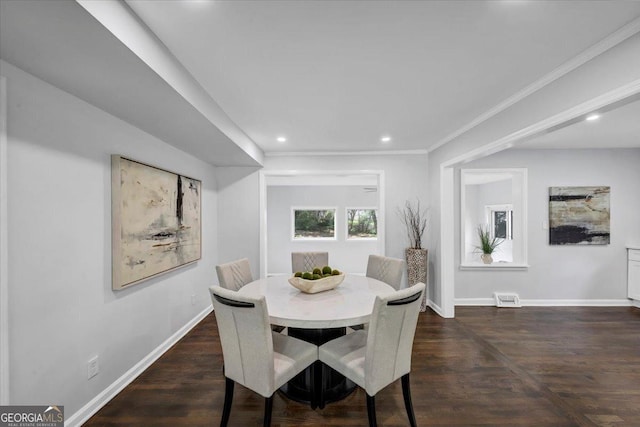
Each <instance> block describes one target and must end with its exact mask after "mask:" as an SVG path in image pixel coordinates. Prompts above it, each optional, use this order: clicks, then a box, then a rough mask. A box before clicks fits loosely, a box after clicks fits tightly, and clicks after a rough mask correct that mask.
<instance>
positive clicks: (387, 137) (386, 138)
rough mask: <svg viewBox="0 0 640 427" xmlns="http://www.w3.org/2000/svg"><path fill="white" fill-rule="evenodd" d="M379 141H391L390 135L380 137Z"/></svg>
mask: <svg viewBox="0 0 640 427" xmlns="http://www.w3.org/2000/svg"><path fill="white" fill-rule="evenodd" d="M380 141H382V142H391V137H390V136H383V137H382V138H380Z"/></svg>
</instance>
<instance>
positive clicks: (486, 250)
mask: <svg viewBox="0 0 640 427" xmlns="http://www.w3.org/2000/svg"><path fill="white" fill-rule="evenodd" d="M478 238H479V239H480V244H479V245H477V246H476V249H477V250H478V251H480V252H482V255H480V258H481V259H482V262H484V263H485V264H491V263H492V262H493V257H492V256H491V254H492V253H493V252H494V251H495V250H496V248H497V247H498V246H500V244H501V243H502V242H503V239H500V238H498V237H493V238H492V237H491V233H490V232H489V227H486V228H485V227H483V226H481V225H479V226H478Z"/></svg>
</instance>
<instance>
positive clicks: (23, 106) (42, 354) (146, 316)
mask: <svg viewBox="0 0 640 427" xmlns="http://www.w3.org/2000/svg"><path fill="white" fill-rule="evenodd" d="M1 66H2V74H3V75H4V76H6V77H7V85H8V112H9V114H8V200H9V202H8V228H9V236H8V246H9V271H8V280H9V298H10V304H9V306H10V313H9V322H10V323H9V326H10V331H9V332H10V337H9V342H10V400H11V403H12V404H43V403H47V404H48V403H56V404H61V405H64V406H65V413H66V417H67V419H68V418H69V417H70V416H71V415H72V414H74V413H75V412H76V411H78V410H79V409H80V408H82V407H83V406H84V405H85V404H87V402H89V401H90V400H91V399H93V398H94V397H96V396H97V395H99V394H100V393H101V392H103V390H105V389H106V388H107V387H108V386H109V385H111V384H112V383H114V381H116V380H117V379H118V378H119V377H121V376H122V375H123V374H124V373H125V372H127V371H128V370H129V369H130V368H132V367H133V366H134V365H135V364H136V363H138V362H139V361H141V360H142V359H143V358H144V357H145V356H147V355H149V354H150V353H151V352H152V351H153V350H154V349H156V348H157V347H158V346H159V345H160V344H162V343H163V342H164V341H165V340H167V339H168V338H169V337H171V336H172V335H173V334H174V333H176V331H178V330H180V329H181V328H182V327H183V326H185V325H186V324H188V323H189V322H190V321H191V320H192V319H194V318H196V317H197V316H198V315H199V314H201V313H202V312H206V311H207V310H208V307H210V303H211V301H210V299H209V295H208V292H207V288H208V286H210V285H211V284H213V280H212V272H213V271H214V265H215V264H216V259H217V248H216V244H215V242H216V240H215V237H216V234H217V225H216V224H217V200H216V180H215V176H214V168H213V167H211V166H209V165H207V164H205V163H203V162H202V161H200V160H198V159H196V158H194V157H192V156H190V155H187V154H185V153H184V152H181V151H179V150H177V149H175V148H173V147H171V146H170V145H168V144H166V143H164V142H162V141H160V140H158V139H156V138H154V137H152V136H150V135H148V134H146V133H144V132H142V131H140V130H139V129H137V128H134V127H132V126H130V125H128V124H127V123H125V122H123V121H121V120H119V119H116V118H114V117H113V116H110V115H108V114H106V113H105V112H103V111H101V110H99V109H97V108H95V107H93V106H91V105H89V104H87V103H85V102H83V101H81V100H79V99H77V98H75V97H73V96H71V95H69V94H67V93H65V92H62V91H60V90H58V89H56V88H54V87H53V86H50V85H48V84H47V83H45V82H43V81H41V80H38V79H36V78H35V77H33V76H31V75H29V74H27V73H24V72H22V71H21V70H19V69H17V68H15V67H13V66H11V65H9V64H7V63H6V62H2V63H1ZM113 153H118V154H122V155H124V156H127V157H130V158H133V159H136V160H140V161H143V162H146V163H149V164H152V165H155V166H158V167H161V168H166V169H168V170H171V171H174V172H178V173H182V174H185V175H188V176H191V177H194V178H197V179H200V180H202V186H203V194H202V213H203V218H202V233H203V243H202V259H201V260H200V261H198V262H197V263H196V264H193V265H191V266H188V267H185V268H182V269H179V270H177V271H174V272H171V273H168V274H164V275H161V276H159V277H157V278H154V279H152V280H149V281H147V282H144V284H140V285H136V286H133V287H132V288H130V289H126V290H122V291H117V292H116V291H112V290H111V238H110V233H111V188H110V155H111V154H113ZM191 295H196V304H195V305H192V304H191ZM96 355H97V356H99V358H100V359H99V364H100V373H99V374H98V375H97V376H96V377H94V378H93V379H91V380H87V361H88V360H89V359H90V358H91V357H93V356H96Z"/></svg>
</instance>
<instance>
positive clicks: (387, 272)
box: [366, 255, 404, 290]
mask: <svg viewBox="0 0 640 427" xmlns="http://www.w3.org/2000/svg"><path fill="white" fill-rule="evenodd" d="M403 273H404V260H401V259H398V258H390V257H386V256H380V255H369V262H367V274H366V275H367V277H371V278H373V279H378V280H380V281H381V282H384V283H386V284H387V285H389V286H392V287H393V288H395V289H396V290H397V289H400V285H401V284H402V274H403Z"/></svg>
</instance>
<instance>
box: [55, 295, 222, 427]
mask: <svg viewBox="0 0 640 427" xmlns="http://www.w3.org/2000/svg"><path fill="white" fill-rule="evenodd" d="M212 311H213V306H211V305H210V306H209V307H207V308H205V309H204V310H203V311H201V312H200V313H198V314H197V315H196V316H195V317H194V318H193V319H191V320H190V321H189V322H188V323H187V324H186V325H184V326H183V327H182V328H180V329H178V330H177V331H176V333H174V334H173V335H171V336H170V337H169V338H167V339H166V340H165V341H164V342H163V343H162V344H160V345H159V346H158V347H156V348H155V349H154V350H153V351H152V352H151V353H149V354H148V355H147V356H146V357H145V358H144V359H142V360H141V361H139V362H138V363H136V364H135V365H134V366H133V367H132V368H131V369H129V370H128V371H127V372H125V373H124V375H122V376H121V377H120V378H118V379H117V380H116V381H115V382H114V383H113V384H111V385H110V386H109V387H107V388H106V389H104V390H103V391H102V392H101V393H100V394H98V395H97V396H96V397H94V398H93V399H92V400H91V401H89V403H87V404H86V405H84V406H83V407H82V408H80V410H78V411H77V412H76V413H75V414H73V415H72V416H71V417H69V418H67V420H66V421H65V423H64V425H65V427H76V426H81V425H82V424H84V423H85V422H86V421H87V420H88V419H89V418H91V417H92V416H93V414H95V413H96V412H98V411H99V410H100V409H101V408H102V407H103V406H104V405H106V404H107V403H108V402H109V401H110V400H111V399H113V398H114V397H115V396H116V395H117V394H118V393H120V392H121V391H122V390H123V389H124V388H125V387H126V386H128V385H129V384H131V382H132V381H133V380H135V379H136V378H137V377H138V376H139V375H140V374H141V373H143V372H144V370H145V369H147V368H148V367H149V366H151V365H152V364H153V363H154V362H155V361H156V360H158V359H159V358H160V356H162V355H163V354H164V353H165V352H166V351H167V350H169V349H170V348H171V347H172V346H173V345H174V344H175V343H177V342H178V341H180V339H182V337H184V336H185V335H186V334H187V333H188V332H189V331H190V330H191V329H193V327H194V326H196V325H197V324H198V323H200V321H201V320H202V319H204V318H205V317H207V316H208V315H209V313H211V312H212Z"/></svg>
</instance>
